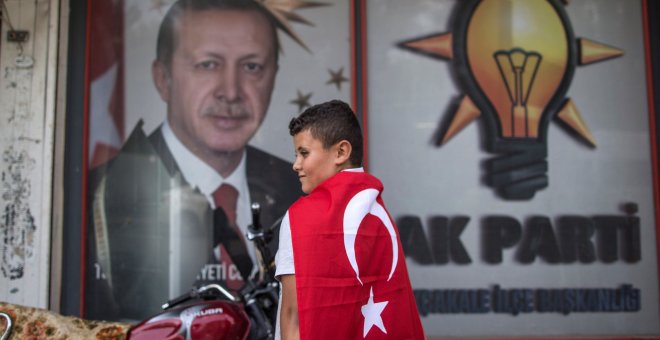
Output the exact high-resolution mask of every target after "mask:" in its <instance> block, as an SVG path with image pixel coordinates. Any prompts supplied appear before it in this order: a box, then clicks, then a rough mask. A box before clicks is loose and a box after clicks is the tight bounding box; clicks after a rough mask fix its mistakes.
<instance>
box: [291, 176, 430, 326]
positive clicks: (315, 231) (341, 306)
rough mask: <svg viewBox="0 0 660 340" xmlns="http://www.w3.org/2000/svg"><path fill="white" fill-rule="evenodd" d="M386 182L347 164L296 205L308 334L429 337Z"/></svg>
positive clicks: (300, 291) (302, 310)
mask: <svg viewBox="0 0 660 340" xmlns="http://www.w3.org/2000/svg"><path fill="white" fill-rule="evenodd" d="M382 191H383V186H382V183H381V182H380V181H379V180H378V179H377V178H375V177H373V176H371V175H369V174H367V173H364V172H350V171H342V172H340V173H338V174H336V175H335V176H333V177H331V178H329V179H328V180H326V181H325V182H323V183H322V184H321V185H319V186H318V187H317V188H316V189H315V190H314V191H313V192H312V193H310V195H308V196H306V197H304V198H301V199H300V200H298V201H297V202H296V203H295V204H294V205H293V206H292V207H291V208H290V209H289V218H290V222H291V235H292V243H293V254H294V263H295V272H296V288H297V298H298V318H299V322H300V336H301V339H423V338H424V335H423V331H422V326H421V322H420V319H419V313H418V311H417V307H416V305H415V299H414V296H413V293H412V289H411V286H410V280H409V278H408V271H407V268H406V263H405V258H404V255H403V249H402V247H401V241H400V239H399V234H398V230H397V229H396V227H395V226H394V223H393V221H392V219H391V218H390V216H389V213H387V211H386V210H385V208H384V205H383V201H382V199H381V192H382Z"/></svg>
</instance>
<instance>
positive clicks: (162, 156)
mask: <svg viewBox="0 0 660 340" xmlns="http://www.w3.org/2000/svg"><path fill="white" fill-rule="evenodd" d="M246 172H247V174H246V175H247V181H248V187H249V191H250V198H251V200H252V202H258V203H260V204H261V222H262V225H263V226H265V227H270V226H272V225H273V224H274V223H275V222H276V221H277V220H278V219H280V218H281V217H282V216H283V215H284V214H285V213H286V210H287V209H288V207H289V206H290V205H291V204H292V203H293V202H294V201H295V200H296V199H297V198H298V197H300V196H301V195H302V191H301V186H300V182H299V181H298V178H297V176H296V174H295V172H293V170H292V169H291V164H290V163H288V162H286V161H283V160H281V159H279V158H277V157H274V156H272V155H270V154H268V153H266V152H263V151H261V150H258V149H256V148H254V147H250V146H248V147H247V151H246ZM89 183H90V188H93V189H92V190H89V193H90V197H89V198H88V202H89V206H88V211H89V219H88V225H87V232H88V233H87V241H88V242H87V244H88V247H87V251H88V253H87V266H86V285H85V288H86V291H85V308H86V312H85V317H86V318H92V319H107V320H113V319H132V320H142V319H145V318H147V317H149V316H150V315H153V314H155V313H157V312H159V311H160V306H161V305H162V304H163V303H164V302H166V300H167V299H168V296H169V282H170V279H171V278H170V264H169V261H170V260H169V258H170V256H169V243H170V235H169V233H170V223H180V224H181V225H182V226H185V228H182V229H184V230H185V235H183V236H182V237H181V242H180V243H181V246H182V249H185V251H184V253H185V254H186V257H185V261H186V263H184V265H183V268H185V270H182V271H181V272H180V273H179V275H178V276H180V278H181V280H182V286H186V287H192V286H193V285H194V284H195V283H196V282H198V280H199V279H200V278H201V277H200V275H201V274H200V269H201V268H202V267H204V265H205V264H207V263H212V262H213V261H214V260H213V258H214V257H213V255H212V248H213V246H214V242H215V241H218V240H219V238H220V237H221V236H219V235H221V234H219V232H218V230H219V228H220V229H222V228H223V227H226V223H227V222H226V217H225V216H224V214H223V213H222V212H221V209H219V210H220V213H219V214H218V211H216V212H215V213H214V211H213V209H212V207H211V206H210V205H209V204H208V201H207V200H206V198H205V197H204V195H202V194H201V193H200V192H199V191H197V190H193V189H192V187H191V186H190V185H189V184H188V183H187V182H186V181H185V180H184V179H183V177H182V175H181V172H180V170H179V167H178V166H177V164H176V163H175V161H174V158H173V157H172V154H171V153H170V151H169V149H168V148H167V145H166V144H165V140H164V139H163V137H162V133H161V131H160V129H158V130H156V131H155V132H154V133H152V134H151V135H150V136H149V137H147V136H146V135H145V134H144V132H143V130H142V124H141V123H139V124H138V125H137V126H136V128H135V129H134V130H133V132H132V133H131V135H130V136H129V138H128V140H127V141H126V143H125V144H124V146H123V147H122V149H121V151H120V153H119V154H118V155H117V156H116V157H115V158H113V159H112V160H111V161H110V162H108V164H106V165H105V166H102V167H99V168H98V169H95V170H94V171H93V172H92V173H91V174H90V176H89ZM171 221H175V222H171ZM277 227H279V224H277ZM274 235H275V236H276V237H275V238H274V240H273V241H272V242H271V243H270V244H269V246H270V248H271V251H272V252H273V254H274V253H275V251H276V249H277V235H278V232H277V230H275V232H274ZM177 260H179V259H177ZM207 274H208V275H207V276H205V277H204V279H206V280H204V281H213V279H214V275H213V273H207ZM181 293H183V292H181Z"/></svg>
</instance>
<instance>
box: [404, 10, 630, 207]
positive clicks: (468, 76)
mask: <svg viewBox="0 0 660 340" xmlns="http://www.w3.org/2000/svg"><path fill="white" fill-rule="evenodd" d="M567 5H569V4H568V1H563V2H560V1H555V0H483V1H478V0H464V1H458V2H457V5H456V6H457V7H456V8H455V12H454V13H453V27H452V31H451V32H445V33H440V34H432V35H429V36H425V37H421V38H414V39H412V40H408V41H405V42H403V43H401V44H400V47H403V48H405V49H409V50H412V51H415V52H418V53H421V54H424V55H427V56H431V57H435V58H440V59H449V60H451V62H452V67H453V70H454V72H455V73H456V75H457V78H458V81H459V83H460V85H459V86H460V87H461V90H463V91H464V95H463V97H462V99H461V100H460V104H459V105H458V108H457V109H456V111H455V114H454V117H453V119H452V120H451V122H450V123H449V125H448V126H447V127H446V130H445V131H444V133H443V134H442V136H441V138H440V139H439V140H438V142H437V143H438V145H442V144H444V143H446V142H447V141H448V140H449V139H451V138H452V137H453V136H455V135H456V134H457V133H458V132H460V131H461V130H462V129H463V128H464V127H465V126H466V125H467V124H468V123H470V122H472V121H473V120H475V119H477V118H479V117H483V121H484V124H485V127H486V128H485V131H486V134H487V136H486V148H487V150H488V151H489V152H491V153H495V154H497V156H495V157H494V158H493V159H491V160H489V161H488V162H487V167H486V168H487V174H486V179H487V182H488V184H489V185H490V186H492V187H493V188H494V189H495V190H496V191H497V192H498V194H499V195H500V196H501V197H503V198H505V199H511V200H529V199H532V198H533V197H534V194H535V193H536V192H537V191H538V190H541V189H544V188H546V187H547V186H548V176H547V171H548V162H547V160H546V157H547V154H548V151H547V150H548V148H547V130H548V125H549V124H550V122H551V121H552V120H555V121H559V122H560V123H561V124H563V125H564V126H566V127H567V128H569V129H570V130H571V131H573V132H575V134H576V135H577V136H579V137H580V138H581V139H582V140H583V141H584V142H585V143H587V144H588V145H590V146H592V147H595V146H596V142H595V140H594V138H593V136H592V134H591V132H589V129H588V128H587V126H586V124H585V122H584V120H583V119H582V116H581V115H580V112H579V111H578V109H577V106H576V105H575V103H574V102H573V101H572V100H571V99H570V98H568V97H566V93H567V92H568V89H569V87H570V84H571V81H572V79H573V74H574V72H575V69H576V67H577V66H582V65H587V64H591V63H594V62H598V61H602V60H606V59H610V58H614V57H618V56H621V55H623V51H622V50H620V49H617V48H614V47H611V46H608V45H605V44H602V43H598V42H595V41H592V40H589V39H585V38H576V37H575V36H574V33H573V30H572V28H571V23H570V21H569V19H568V16H567V14H566V11H565V8H564V7H565V6H567Z"/></svg>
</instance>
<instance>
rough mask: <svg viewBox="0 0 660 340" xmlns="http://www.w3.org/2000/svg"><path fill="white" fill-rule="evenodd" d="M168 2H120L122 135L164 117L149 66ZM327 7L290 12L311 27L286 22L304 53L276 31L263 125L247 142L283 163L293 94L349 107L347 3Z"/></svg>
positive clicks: (294, 109) (288, 153) (288, 151)
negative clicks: (275, 61) (277, 48)
mask: <svg viewBox="0 0 660 340" xmlns="http://www.w3.org/2000/svg"><path fill="white" fill-rule="evenodd" d="M172 3H174V1H173V0H167V1H144V0H125V5H124V6H125V11H124V16H125V32H124V36H125V38H124V39H125V40H124V41H125V46H126V47H125V52H124V53H125V63H126V64H125V65H126V70H125V101H126V121H125V129H124V136H125V137H127V136H128V135H129V134H130V132H131V131H132V130H133V128H134V127H135V124H136V123H137V122H138V120H140V119H143V120H144V123H145V124H144V130H145V132H146V133H147V134H149V133H151V132H152V131H153V130H154V129H156V128H157V127H158V126H159V125H160V124H161V123H162V121H163V120H164V119H165V112H166V107H165V103H164V102H163V101H162V100H161V99H160V97H159V96H158V93H157V92H156V89H155V87H154V85H153V81H152V78H151V62H152V61H153V60H154V58H155V56H156V37H157V35H158V27H159V25H160V22H161V20H162V18H163V16H164V15H165V13H166V12H167V9H168V8H169V7H170V6H171V4H172ZM325 3H326V4H328V6H322V7H310V8H301V9H297V10H296V11H295V13H296V14H298V15H300V16H302V17H303V18H305V19H307V20H308V21H310V22H311V23H313V25H314V26H308V25H303V24H298V23H292V24H291V26H292V27H293V29H294V31H296V32H297V33H298V35H299V36H300V37H301V39H302V40H303V41H304V42H305V44H306V45H307V46H308V47H309V49H310V51H311V52H308V51H306V50H305V49H303V47H301V46H300V45H298V44H297V43H296V42H295V41H293V40H292V39H291V38H290V37H289V36H288V35H286V34H285V33H284V32H282V31H280V32H278V35H279V38H280V43H281V47H282V53H281V54H280V59H279V71H278V74H277V78H276V80H275V89H274V91H273V95H272V98H271V103H270V107H269V109H268V113H267V115H266V119H265V120H264V122H263V125H262V126H261V128H260V129H259V131H258V132H257V134H256V135H255V136H254V137H253V138H252V140H251V142H250V144H252V145H254V146H256V147H259V148H261V149H263V150H265V151H268V152H270V153H272V154H274V155H276V156H278V157H281V158H283V159H285V160H287V161H293V155H294V152H293V144H292V142H291V137H290V136H289V128H288V125H289V121H290V120H291V118H293V117H295V116H297V115H298V113H299V111H298V105H297V104H295V103H292V102H291V101H292V100H295V99H297V98H298V91H300V93H301V94H303V95H307V94H310V93H311V97H310V98H309V103H310V104H311V105H314V104H319V103H321V102H324V101H327V100H331V99H341V100H343V101H345V102H348V103H350V99H351V98H350V94H351V85H350V84H351V83H350V81H351V79H350V78H351V59H350V53H351V51H350V15H349V13H350V12H349V10H350V7H349V6H350V4H349V3H350V0H342V1H325ZM340 68H343V75H344V76H345V77H346V78H348V79H349V81H347V82H343V83H342V84H341V89H340V90H338V89H337V87H336V85H335V84H332V83H331V84H327V82H328V80H330V73H329V71H328V70H332V71H335V72H336V71H338V70H339V69H340Z"/></svg>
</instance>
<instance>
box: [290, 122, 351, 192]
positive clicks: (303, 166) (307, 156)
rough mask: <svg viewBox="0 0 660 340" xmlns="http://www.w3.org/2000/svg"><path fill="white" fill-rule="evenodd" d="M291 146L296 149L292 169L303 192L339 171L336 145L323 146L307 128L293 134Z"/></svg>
mask: <svg viewBox="0 0 660 340" xmlns="http://www.w3.org/2000/svg"><path fill="white" fill-rule="evenodd" d="M293 146H294V148H295V150H296V160H295V162H294V163H293V171H295V172H297V173H298V178H299V179H300V183H301V184H302V191H303V192H304V193H306V194H309V193H310V192H312V190H314V189H315V188H316V187H317V186H318V185H319V184H321V183H323V181H325V180H326V179H328V178H330V177H332V176H333V175H334V174H336V173H337V172H339V171H341V167H340V166H339V164H337V159H338V153H337V151H338V150H336V149H337V146H336V145H333V146H331V147H330V148H328V149H326V148H324V147H323V143H322V142H321V141H320V140H318V139H316V138H314V137H313V136H312V133H311V132H310V131H309V129H307V130H303V131H301V132H299V133H298V134H296V135H295V136H293Z"/></svg>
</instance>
